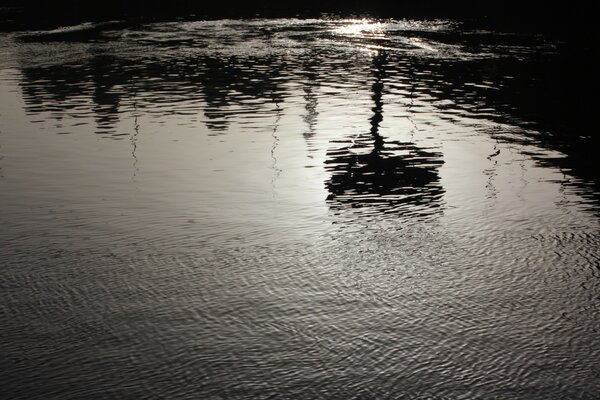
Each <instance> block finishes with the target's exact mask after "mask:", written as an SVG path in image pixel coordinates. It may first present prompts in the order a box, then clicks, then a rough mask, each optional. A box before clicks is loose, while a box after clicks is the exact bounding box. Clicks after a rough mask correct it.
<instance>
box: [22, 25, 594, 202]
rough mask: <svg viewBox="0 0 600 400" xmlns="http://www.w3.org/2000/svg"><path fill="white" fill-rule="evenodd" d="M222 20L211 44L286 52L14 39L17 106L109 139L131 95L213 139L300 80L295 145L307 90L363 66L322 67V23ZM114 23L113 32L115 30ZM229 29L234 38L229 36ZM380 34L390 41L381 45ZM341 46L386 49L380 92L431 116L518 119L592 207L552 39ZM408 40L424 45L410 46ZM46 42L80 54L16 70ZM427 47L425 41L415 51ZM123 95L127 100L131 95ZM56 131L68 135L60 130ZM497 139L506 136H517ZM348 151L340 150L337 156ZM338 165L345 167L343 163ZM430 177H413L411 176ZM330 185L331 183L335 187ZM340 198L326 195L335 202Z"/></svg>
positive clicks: (441, 35) (311, 97)
mask: <svg viewBox="0 0 600 400" xmlns="http://www.w3.org/2000/svg"><path fill="white" fill-rule="evenodd" d="M230 25H231V26H226V29H232V30H233V31H227V32H225V33H221V34H220V36H219V38H217V39H215V40H223V43H222V46H223V48H227V46H235V45H236V42H235V40H233V38H234V37H239V38H238V39H239V40H240V41H241V42H242V43H245V42H249V43H251V42H252V41H253V40H255V41H268V42H271V41H273V40H276V39H277V38H280V37H283V38H285V40H287V41H289V43H288V44H286V45H287V46H290V47H289V48H282V49H278V48H277V47H275V49H276V50H273V51H272V52H271V54H269V53H267V54H258V53H253V52H252V51H250V52H247V51H244V50H242V49H240V51H239V52H238V53H237V54H218V52H216V53H211V52H210V51H205V52H197V51H194V50H195V49H197V48H200V49H202V48H204V47H205V46H206V45H207V43H210V38H208V37H207V36H206V32H207V31H206V28H202V29H201V30H200V34H195V33H193V34H189V33H184V32H180V33H181V35H180V36H182V37H181V38H178V37H177V36H173V34H174V33H173V32H168V30H169V29H171V30H172V29H174V27H170V28H169V29H167V31H165V32H167V33H169V35H166V36H165V37H162V36H161V35H164V34H165V32H163V31H161V30H160V28H157V27H155V26H148V27H140V26H137V25H132V26H123V25H122V24H121V25H118V24H117V25H114V24H113V25H111V24H105V25H102V24H100V25H99V26H96V25H91V27H83V28H82V29H83V30H82V31H79V30H72V31H67V32H66V33H64V32H63V33H60V34H57V33H52V34H49V35H44V34H36V35H22V36H23V38H24V40H25V42H24V43H23V48H19V49H18V51H19V52H21V51H22V52H23V54H22V57H21V58H22V61H21V66H20V70H21V73H22V76H23V79H22V82H21V88H22V91H23V97H24V101H25V105H26V110H27V111H28V112H29V113H31V114H37V113H45V112H49V113H50V114H51V115H52V116H54V117H55V118H56V119H57V120H63V121H65V118H64V117H69V118H72V119H73V120H74V121H76V123H80V122H79V121H80V120H81V118H85V117H90V116H93V118H94V120H95V122H96V132H97V133H99V134H101V135H103V136H104V137H112V138H115V139H119V138H122V137H123V136H125V135H126V134H123V133H119V132H116V128H115V127H116V124H117V122H118V121H119V116H120V114H123V113H124V112H125V111H127V110H128V108H131V104H132V103H133V102H134V101H135V102H136V103H137V107H138V111H140V112H144V110H146V111H148V112H152V113H153V114H158V115H161V114H164V115H169V114H185V115H187V114H190V115H193V114H197V113H198V112H201V113H202V114H203V115H204V118H203V123H204V124H205V125H206V126H207V127H208V128H209V129H210V130H212V131H213V132H214V133H215V134H222V133H226V131H227V129H228V127H229V123H230V122H231V120H232V119H235V120H236V121H239V122H241V123H245V122H247V121H249V120H250V119H251V118H252V117H254V116H256V115H261V113H262V115H267V114H268V112H269V111H268V110H270V111H272V109H273V104H282V103H284V102H285V101H286V99H287V98H288V97H289V96H291V95H292V94H291V93H290V90H289V88H288V87H289V84H295V83H297V82H298V81H301V82H302V83H301V84H302V90H303V91H304V92H305V96H304V102H305V110H306V112H305V114H304V117H303V118H304V122H305V123H306V125H307V131H306V132H303V135H304V137H305V138H306V140H307V142H310V141H311V140H313V136H314V135H315V134H316V130H317V126H316V116H317V115H318V113H319V112H318V105H319V96H322V95H323V94H322V93H319V94H318V95H316V94H315V90H316V89H317V88H319V87H320V85H321V84H322V83H327V82H342V80H346V79H348V80H352V79H353V78H352V76H354V75H356V76H359V75H360V74H362V73H363V69H364V65H360V64H352V63H345V64H344V67H343V72H344V75H345V76H342V75H341V74H340V70H339V69H340V64H335V67H333V68H332V65H333V64H332V63H331V62H332V61H339V60H338V58H339V55H337V54H336V53H335V52H333V53H332V52H330V51H324V50H323V49H320V48H318V46H319V42H318V40H315V38H320V39H324V40H331V33H330V32H328V31H327V29H325V30H324V31H323V30H319V28H318V27H315V26H313V25H310V26H309V27H306V26H299V27H295V26H293V24H292V25H291V26H287V25H281V26H276V27H269V28H265V27H260V26H258V27H253V25H251V23H248V25H247V26H246V28H247V29H246V30H244V29H241V28H240V27H241V26H243V25H239V24H238V25H236V24H235V23H233V22H231V23H230ZM115 26H116V27H117V28H118V29H116V30H115ZM153 30H156V32H153ZM238 31H242V32H238ZM232 32H233V33H234V34H235V35H237V36H235V35H231V37H229V36H230V35H229V34H230V33H232ZM153 33H154V34H156V36H157V37H156V38H154V37H153ZM46 36H48V37H46ZM221 36H222V37H221ZM392 39H394V40H396V39H397V40H399V41H395V42H391V41H390V40H392ZM407 39H408V42H406V40H407ZM411 40H412V42H411ZM120 42H123V43H127V46H130V48H131V50H132V51H135V52H138V53H139V54H138V55H136V56H133V54H131V53H128V52H127V51H126V52H124V53H119V47H118V46H116V47H113V44H115V43H120ZM405 42H406V43H405ZM340 43H344V42H340ZM348 43H355V45H356V46H362V45H364V46H367V45H369V46H375V47H377V46H384V47H389V49H388V50H386V51H387V52H388V54H389V55H390V59H389V60H388V61H387V66H386V73H387V74H388V75H389V77H390V79H389V84H388V89H386V90H388V92H389V93H390V94H394V95H396V94H395V92H396V91H397V87H396V85H397V84H398V82H400V83H402V84H403V85H405V86H406V85H408V86H409V87H411V91H413V93H412V94H411V101H412V96H414V97H415V98H419V99H421V100H422V101H427V102H429V103H431V104H434V105H435V107H436V108H437V111H439V114H440V118H448V119H450V120H452V119H453V118H454V117H455V116H457V115H458V116H463V115H464V116H466V117H468V118H470V119H473V120H481V121H483V122H485V121H492V122H495V123H499V124H508V125H514V126H521V127H523V128H525V129H527V130H530V131H535V132H537V134H536V136H535V137H526V135H524V136H523V140H524V142H527V143H529V144H532V143H533V144H535V146H538V147H540V148H542V149H548V150H554V151H559V152H561V153H562V154H564V157H557V158H554V159H549V158H544V159H540V160H539V163H540V165H548V166H552V167H554V168H558V169H560V170H561V171H564V172H565V173H566V174H568V175H570V176H572V177H574V179H567V180H566V181H565V182H564V184H565V185H569V186H571V187H573V188H575V189H576V191H577V192H578V193H580V194H582V195H584V196H586V197H588V198H590V200H591V202H593V203H595V204H600V194H599V193H600V179H599V177H598V173H597V172H596V171H598V170H599V168H598V167H599V166H598V162H597V157H596V156H595V151H596V149H597V142H598V135H597V133H596V132H595V131H594V130H592V129H589V128H586V125H585V123H584V122H582V121H581V120H582V119H585V117H584V116H581V117H580V118H574V117H573V112H572V109H573V108H574V107H575V106H574V104H575V103H574V102H580V100H579V99H578V98H577V96H572V95H571V94H572V92H573V90H574V89H571V88H569V87H568V85H569V84H570V82H571V81H572V80H565V79H564V75H565V73H566V72H567V71H565V65H566V61H565V59H566V58H567V57H569V56H572V55H571V54H568V53H567V51H566V49H565V44H564V43H563V42H560V41H556V42H551V41H547V40H546V39H545V38H544V37H542V36H540V35H523V34H501V35H496V34H494V33H493V32H489V31H476V30H473V31H469V32H462V31H461V30H460V28H450V29H441V30H437V29H432V30H418V29H415V30H414V31H411V30H407V31H398V32H394V31H391V32H390V33H387V34H386V36H384V37H366V38H360V37H358V38H357V37H352V38H351V42H348ZM390 43H395V44H393V46H396V47H395V48H394V47H393V46H392V45H391V44H390ZM407 43H408V44H407ZM419 43H421V44H423V45H424V46H425V47H418V46H417V47H415V46H414V45H415V44H417V45H419ZM53 45H60V46H63V45H64V46H69V45H72V46H75V48H76V49H79V48H80V47H81V46H83V47H82V49H83V50H82V51H83V52H84V54H83V55H81V56H80V57H78V58H77V59H76V60H71V61H69V62H66V63H64V64H63V63H59V64H56V62H54V61H52V62H50V63H45V64H44V63H42V64H41V65H33V66H30V65H28V61H29V59H30V58H31V57H32V54H30V53H28V52H27V49H28V47H27V46H33V48H34V49H36V46H38V47H37V50H39V49H40V46H53ZM429 45H432V46H434V47H435V46H437V47H435V48H433V50H432V51H430V52H429V53H427V51H429V50H427V46H429ZM299 46H306V49H307V53H306V55H304V56H302V57H303V60H304V61H303V62H302V63H301V64H300V65H298V59H297V58H296V57H298V56H295V55H294V54H293V53H292V52H290V53H289V54H287V53H286V52H287V51H290V50H293V49H296V48H298V47H299ZM312 46H315V48H312ZM148 49H151V51H148ZM424 49H425V50H424ZM78 51H79V50H78ZM278 52H279V53H278ZM423 52H425V53H423ZM188 53H189V54H188ZM33 56H35V52H34V53H33ZM357 82H358V80H357ZM575 82H576V81H575ZM355 83H356V82H355ZM134 92H135V93H136V95H135V97H136V98H135V100H132V97H133V94H132V93H134ZM400 96H401V94H400ZM89 103H92V105H90V104H89ZM577 104H579V103H577ZM414 112H415V113H418V110H416V111H414ZM380 114H381V113H380ZM380 114H377V112H375V116H374V118H380V117H381V115H380ZM192 120H193V119H190V121H192ZM374 122H376V121H371V123H372V124H373V123H374ZM67 128H68V127H67ZM61 133H68V129H67V132H64V131H62V132H61ZM369 137H370V139H369ZM369 137H365V138H362V139H360V140H362V141H365V140H373V141H374V146H375V147H374V150H373V154H372V155H371V157H372V158H371V160H370V161H369V162H370V163H371V165H372V166H373V165H374V164H373V163H374V162H375V160H378V159H382V158H385V157H387V160H388V161H387V162H388V164H389V163H391V162H392V161H391V160H392V159H391V158H389V157H388V156H385V157H383V154H384V153H385V152H384V151H383V150H390V149H389V146H390V145H391V143H386V147H385V148H384V149H382V148H381V144H380V143H379V141H380V140H381V139H378V138H377V136H373V133H371V134H370V136H369ZM499 140H501V141H502V140H505V141H507V142H513V143H518V141H519V140H520V139H519V138H514V137H511V138H499ZM413 145H414V144H407V143H404V144H396V146H397V150H398V151H400V148H401V147H402V146H405V147H406V146H408V147H411V146H413ZM309 147H310V146H309ZM405 150H406V149H405ZM350 151H351V150H350V149H348V150H347V151H346V152H347V153H348V157H349V153H350ZM342 153H343V152H342ZM363 157H366V156H363ZM423 157H425V158H438V157H439V155H437V154H429V155H423V154H422V155H421V156H418V157H417V158H418V159H421V158H423ZM338 161H340V162H343V163H345V164H347V165H350V164H352V162H351V161H350V158H348V159H346V160H342V159H339V160H338ZM363 161H365V162H366V159H365V160H363ZM397 161H398V162H399V161H400V159H399V158H398V159H397ZM330 164H331V163H330ZM425 164H426V163H425ZM425 164H423V165H425ZM399 165H400V164H399ZM410 165H413V164H410ZM413 166H414V165H413ZM380 167H381V168H384V167H383V165H382V166H380ZM328 168H329V169H330V170H331V168H330V167H328ZM385 168H390V166H389V165H388V166H387V167H385ZM427 168H429V167H427ZM432 168H433V169H435V168H437V167H432ZM396 172H397V171H396ZM336 174H339V171H338V172H337V173H336ZM342 175H343V174H342ZM367 176H369V175H367ZM430 178H431V177H425V176H423V177H422V179H423V183H424V184H425V183H426V182H427V180H428V179H430ZM338 179H341V178H339V177H338V178H332V182H334V181H336V182H337V180H338ZM434 180H435V179H434ZM349 182H350V181H347V183H348V184H349ZM336 185H337V186H338V190H341V187H342V186H343V184H342V183H341V182H338V183H336ZM336 185H334V186H336ZM390 185H391V184H390V183H389V182H388V183H387V184H385V185H383V186H382V187H388V189H386V190H389V188H390ZM364 190H365V188H363V189H361V191H364ZM382 190H383V189H382ZM332 193H333V192H332ZM340 194H341V193H336V195H337V197H339V195H340Z"/></svg>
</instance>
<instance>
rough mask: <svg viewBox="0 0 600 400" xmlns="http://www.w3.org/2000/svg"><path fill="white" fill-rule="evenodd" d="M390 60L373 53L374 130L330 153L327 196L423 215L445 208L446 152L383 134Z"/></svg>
mask: <svg viewBox="0 0 600 400" xmlns="http://www.w3.org/2000/svg"><path fill="white" fill-rule="evenodd" d="M386 63H387V53H386V52H385V51H384V50H380V51H379V52H378V53H377V55H376V56H375V57H373V71H374V75H375V76H374V78H375V81H374V83H373V84H372V92H373V94H372V96H371V98H372V99H373V103H374V107H373V108H372V111H373V116H372V117H371V118H370V124H371V129H370V131H369V132H368V134H361V135H359V136H358V137H356V138H354V139H351V140H349V142H350V144H349V145H348V146H344V147H342V148H339V149H336V150H333V151H330V152H328V154H327V156H328V159H327V161H326V164H327V169H328V170H329V171H330V172H331V179H330V180H329V181H328V182H326V186H327V189H328V190H329V192H330V194H329V196H328V198H327V199H328V201H329V204H330V205H331V207H332V208H334V209H337V208H340V207H344V206H349V207H352V208H356V207H366V206H375V207H376V209H377V210H379V211H383V212H389V211H401V212H403V213H409V214H418V215H423V214H431V213H434V212H438V211H441V208H440V205H441V202H442V197H443V193H444V189H443V188H442V186H441V184H440V177H439V175H438V168H439V167H440V166H441V165H442V164H443V161H442V154H441V153H436V152H428V151H426V150H423V149H420V148H418V147H417V146H416V145H414V144H413V143H408V142H406V143H402V142H390V143H385V141H384V138H383V137H382V136H381V135H380V133H379V126H380V123H381V121H382V120H383V101H382V93H383V87H384V81H385V78H386V71H385V66H386ZM406 206H409V207H406Z"/></svg>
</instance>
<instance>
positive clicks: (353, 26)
mask: <svg viewBox="0 0 600 400" xmlns="http://www.w3.org/2000/svg"><path fill="white" fill-rule="evenodd" d="M344 23H345V25H342V26H340V27H338V28H336V29H334V33H336V34H339V35H349V36H360V37H371V38H384V37H385V32H384V28H385V24H383V23H381V22H375V21H372V20H368V19H350V20H344Z"/></svg>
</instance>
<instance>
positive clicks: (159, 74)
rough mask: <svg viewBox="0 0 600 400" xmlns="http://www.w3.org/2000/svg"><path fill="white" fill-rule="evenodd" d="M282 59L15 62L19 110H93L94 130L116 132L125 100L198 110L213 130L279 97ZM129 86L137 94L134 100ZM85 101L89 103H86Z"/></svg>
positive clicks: (61, 113)
mask: <svg viewBox="0 0 600 400" xmlns="http://www.w3.org/2000/svg"><path fill="white" fill-rule="evenodd" d="M282 68H283V66H282V65H281V62H280V61H278V60H276V59H274V58H268V57H267V58H253V57H248V58H239V57H228V58H220V57H210V56H199V57H193V58H186V59H178V60H175V62H169V61H168V60H153V59H143V60H141V62H140V63H137V62H133V61H126V60H122V59H120V58H118V57H116V56H115V55H111V54H109V53H103V54H98V55H95V56H92V57H89V58H87V59H85V60H84V61H82V62H81V63H80V64H77V65H51V66H42V67H35V66H34V67H27V66H24V67H23V68H22V74H23V82H22V90H23V95H24V99H25V105H26V111H28V112H29V113H31V114H37V113H45V112H50V113H52V115H53V116H54V117H55V118H57V119H62V118H63V117H65V116H67V117H70V118H73V119H75V120H76V121H77V120H80V119H81V118H85V117H93V118H94V120H95V122H96V132H97V133H100V134H103V135H105V136H110V137H113V138H119V137H120V136H125V135H128V133H119V132H117V131H116V130H115V126H116V124H117V122H118V121H119V113H120V107H121V106H122V103H123V102H124V101H125V102H126V103H127V106H128V107H132V104H133V102H134V101H136V102H137V106H138V107H139V108H140V109H147V110H149V111H150V112H153V113H161V114H164V115H169V114H190V115H191V114H195V113H197V112H198V111H199V110H201V111H202V112H203V114H204V116H205V119H204V123H205V124H206V126H207V127H208V128H209V129H211V130H213V131H215V133H218V132H223V131H226V130H227V127H228V124H229V121H230V119H231V118H238V119H241V120H242V122H243V117H244V116H252V115H254V114H256V113H257V112H258V111H259V110H261V109H263V108H265V107H267V108H269V109H270V108H272V104H274V103H278V104H279V103H282V102H284V97H283V92H284V90H283V89H282V88H281V83H283V82H284V80H282V79H281V77H280V75H281V74H282ZM133 87H135V90H136V91H137V92H139V93H138V95H139V96H137V99H136V100H134V99H133V96H134V93H133V89H132V88H133ZM88 100H91V102H92V103H93V105H92V106H91V107H90V106H88V105H87V104H86V103H87V101H88Z"/></svg>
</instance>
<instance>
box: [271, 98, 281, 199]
mask: <svg viewBox="0 0 600 400" xmlns="http://www.w3.org/2000/svg"><path fill="white" fill-rule="evenodd" d="M272 98H273V103H274V104H275V123H274V125H273V131H272V132H271V137H272V138H273V146H271V160H272V162H273V165H272V168H273V177H272V179H271V188H272V190H273V197H275V196H276V194H277V191H276V189H275V181H276V180H277V179H279V175H280V174H281V169H280V168H279V167H278V166H277V156H276V155H275V152H276V151H277V146H278V145H279V137H278V136H277V130H278V128H279V120H280V119H281V111H282V108H281V107H280V106H279V102H278V101H277V100H276V98H275V96H272Z"/></svg>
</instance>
